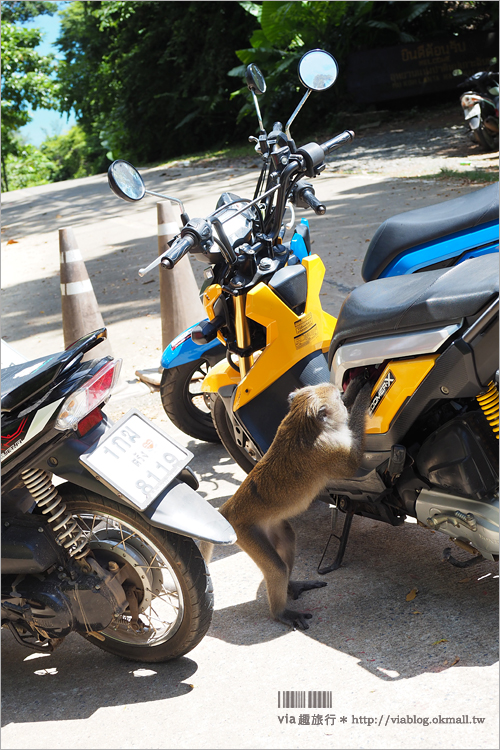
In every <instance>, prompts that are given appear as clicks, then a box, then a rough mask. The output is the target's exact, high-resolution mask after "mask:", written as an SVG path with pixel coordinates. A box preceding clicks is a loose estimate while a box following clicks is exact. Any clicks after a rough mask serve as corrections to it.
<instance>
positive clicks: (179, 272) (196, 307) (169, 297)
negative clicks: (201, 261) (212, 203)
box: [156, 201, 206, 349]
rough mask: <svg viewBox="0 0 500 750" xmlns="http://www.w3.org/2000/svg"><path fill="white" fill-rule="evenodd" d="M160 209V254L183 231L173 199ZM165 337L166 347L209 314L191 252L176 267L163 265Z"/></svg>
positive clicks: (159, 206)
mask: <svg viewBox="0 0 500 750" xmlns="http://www.w3.org/2000/svg"><path fill="white" fill-rule="evenodd" d="M156 206H157V210H158V255H161V254H162V253H164V252H165V250H168V242H169V240H171V239H172V237H175V235H176V234H178V233H179V227H178V226H177V221H176V217H175V213H174V210H173V208H172V204H171V203H170V201H160V202H159V203H157V204H156ZM160 310H161V337H162V346H163V349H166V348H167V346H168V345H169V344H170V342H171V341H172V339H173V338H175V337H176V336H178V335H179V333H182V331H184V330H185V329H186V328H188V326H191V325H193V324H194V323H198V321H200V320H203V318H205V317H206V316H205V311H204V309H203V305H202V304H201V301H200V295H199V291H198V284H197V283H196V280H195V278H194V273H193V269H192V268H191V261H190V259H189V255H185V256H184V258H182V260H180V261H179V263H177V265H175V266H174V268H173V269H172V270H170V271H169V270H167V269H165V268H160Z"/></svg>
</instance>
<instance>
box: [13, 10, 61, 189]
mask: <svg viewBox="0 0 500 750" xmlns="http://www.w3.org/2000/svg"><path fill="white" fill-rule="evenodd" d="M56 9H57V6H56V5H55V4H54V3H45V2H3V3H2V172H3V174H2V179H3V183H4V187H5V189H6V190H8V189H11V187H12V186H10V185H9V184H8V182H7V180H6V177H5V175H6V174H7V168H6V162H5V160H6V157H7V155H9V154H10V155H11V156H12V157H16V155H17V154H19V156H20V152H19V144H20V141H19V139H18V138H17V131H18V129H19V128H21V127H22V126H23V125H26V124H27V123H28V122H30V120H31V117H30V115H29V109H30V108H31V109H38V108H39V107H46V108H53V107H55V106H56V100H55V98H54V94H55V84H54V81H53V79H52V74H53V73H54V71H55V64H54V55H40V54H39V53H38V52H36V49H35V48H36V47H37V46H38V45H39V44H40V41H41V38H42V35H41V32H40V30H39V29H27V28H23V27H22V26H20V25H19V23H22V22H25V21H28V20H30V19H32V18H34V17H36V16H38V15H40V14H42V13H53V12H54V10H56ZM23 153H24V154H25V156H26V158H29V159H31V160H33V158H34V155H33V154H31V152H29V153H28V152H26V150H24V151H23ZM20 158H21V157H20ZM21 161H22V159H21ZM35 161H36V160H35ZM42 161H43V160H39V164H38V162H37V165H34V162H33V164H32V163H31V162H30V166H29V167H28V168H27V173H29V174H43V175H45V174H46V173H47V169H48V167H47V165H45V166H43V165H42ZM13 169H14V166H13ZM15 171H16V175H17V173H18V171H19V166H18V163H17V161H15ZM17 179H18V178H17V177H16V180H17ZM41 179H44V180H45V177H43V178H41Z"/></svg>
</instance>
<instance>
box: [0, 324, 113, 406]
mask: <svg viewBox="0 0 500 750" xmlns="http://www.w3.org/2000/svg"><path fill="white" fill-rule="evenodd" d="M105 337H106V329H105V328H100V329H99V330H97V331H93V332H92V333H89V334H87V335H86V336H83V337H82V338H81V339H78V341H76V342H75V343H74V344H73V345H72V346H71V347H70V348H69V349H67V350H66V351H64V352H59V353H58V354H53V355H52V356H49V357H39V358H38V359H33V360H30V361H29V362H23V363H22V364H19V365H11V366H10V367H6V368H5V369H3V370H2V382H1V410H2V412H12V411H15V410H16V409H19V408H20V407H21V406H22V405H23V404H25V403H27V402H28V401H31V400H32V399H33V398H34V397H35V396H36V397H37V398H40V397H41V396H42V394H43V393H45V392H46V391H48V390H49V389H50V388H51V386H52V384H53V383H54V382H55V381H56V379H57V377H58V375H59V374H60V373H61V372H62V370H63V369H64V368H66V367H68V368H71V369H73V368H74V367H76V366H77V365H78V363H79V362H80V360H81V358H82V356H83V355H84V354H85V352H87V351H88V350H89V349H91V348H92V347H93V346H95V345H96V344H97V343H99V342H100V341H101V340H102V339H103V338H105Z"/></svg>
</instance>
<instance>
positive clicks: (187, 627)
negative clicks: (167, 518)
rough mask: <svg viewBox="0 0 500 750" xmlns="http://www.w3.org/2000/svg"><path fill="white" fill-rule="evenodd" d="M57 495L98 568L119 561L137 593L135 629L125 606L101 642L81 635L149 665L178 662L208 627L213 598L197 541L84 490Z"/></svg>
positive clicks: (66, 489) (66, 490) (71, 489)
mask: <svg viewBox="0 0 500 750" xmlns="http://www.w3.org/2000/svg"><path fill="white" fill-rule="evenodd" d="M60 491H61V496H62V497H63V499H64V502H65V503H66V509H67V511H69V513H70V514H71V516H72V517H73V519H74V520H75V521H76V522H77V523H78V525H79V526H80V528H81V529H82V530H83V531H84V534H85V535H86V537H87V539H88V544H89V546H90V548H91V550H92V554H93V555H94V557H95V558H96V560H97V561H98V562H99V564H100V565H101V566H102V567H104V568H106V569H108V566H109V563H110V562H116V563H118V564H120V565H123V563H124V561H125V562H126V563H128V570H129V571H130V577H129V579H127V581H126V583H127V582H130V583H132V584H133V585H134V586H135V587H136V589H139V591H140V593H138V594H137V596H136V598H137V601H138V609H139V617H138V623H135V624H134V623H133V622H132V620H133V618H132V615H131V612H130V610H129V609H128V608H127V609H126V610H125V612H124V613H123V614H122V615H121V616H120V617H119V618H118V619H117V620H116V621H112V622H111V624H110V625H109V626H108V627H107V628H105V629H104V630H102V631H100V633H99V636H100V637H96V636H94V635H91V634H88V635H85V636H84V637H85V638H86V639H87V640H88V641H90V642H91V643H93V644H94V645H95V646H97V647H98V648H100V649H102V650H103V651H107V652H108V653H110V654H114V655H115V656H121V657H123V658H125V659H132V660H135V661H141V662H147V663H153V662H163V661H169V660H170V659H177V658H178V657H180V656H183V655H184V654H187V653H188V651H191V650H192V649H193V648H194V647H195V646H197V645H198V643H199V642H200V641H201V639H202V638H203V637H204V635H205V634H206V632H207V630H208V628H209V626H210V623H211V620H212V614H213V601H214V598H213V587H212V581H211V578H210V574H209V573H208V570H207V567H206V565H205V562H204V560H203V558H202V556H201V553H200V551H199V549H198V547H197V546H196V544H195V542H194V541H193V540H192V539H190V538H189V537H185V536H180V535H179V534H175V533H173V532H170V531H165V530H164V529H158V528H156V527H155V526H152V525H151V524H150V523H149V522H148V521H147V519H145V518H144V516H143V515H142V514H140V513H138V512H136V511H135V510H133V509H132V508H129V507H128V506H124V505H122V504H120V503H118V502H115V501H113V500H110V499H108V498H106V497H103V496H101V495H98V494H96V493H94V492H90V491H89V490H84V489H82V488H80V487H76V486H75V485H71V484H70V483H67V484H66V485H63V486H62V487H61V488H60ZM124 540H125V541H124ZM153 562H154V565H153ZM101 638H102V640H101Z"/></svg>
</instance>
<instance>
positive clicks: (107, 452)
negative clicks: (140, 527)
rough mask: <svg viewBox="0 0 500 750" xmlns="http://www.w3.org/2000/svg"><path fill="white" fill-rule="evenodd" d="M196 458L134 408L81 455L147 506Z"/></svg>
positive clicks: (122, 492)
mask: <svg viewBox="0 0 500 750" xmlns="http://www.w3.org/2000/svg"><path fill="white" fill-rule="evenodd" d="M192 458H193V454H192V453H191V452H190V451H188V450H187V449H186V448H184V447H183V446H182V445H179V444H178V443H176V442H175V440H173V439H172V438H171V437H169V436H168V435H166V434H165V433H164V432H163V431H162V430H160V429H158V427H157V426H156V425H154V424H152V423H151V422H150V421H149V420H148V419H146V417H145V416H144V415H143V414H141V413H140V412H139V411H137V410H136V409H131V410H130V411H129V412H128V413H127V414H125V416H124V417H122V418H121V419H120V421H119V422H117V423H116V424H115V425H113V427H112V428H111V429H110V430H108V431H107V432H106V434H105V435H103V436H102V437H101V438H100V439H99V440H98V441H97V442H96V443H95V444H94V445H93V446H92V447H91V448H90V450H89V451H88V452H87V453H83V454H82V455H81V456H80V463H82V464H83V465H84V466H85V467H86V468H87V469H88V470H89V471H90V472H91V473H92V474H93V475H94V476H95V477H97V478H98V479H99V480H100V481H101V482H102V483H103V484H105V485H106V486H107V487H109V488H110V489H112V490H113V491H114V492H116V493H117V494H118V495H119V496H120V497H123V498H126V499H127V500H129V501H130V502H131V503H133V504H134V505H135V506H136V507H137V508H140V509H141V510H144V508H147V506H148V505H150V504H151V503H152V502H153V500H154V499H155V498H156V497H158V495H159V494H160V493H161V492H162V490H164V489H165V487H166V486H167V485H168V484H170V482H171V481H172V479H174V478H175V477H176V475H177V474H178V473H179V472H180V471H181V469H183V468H184V467H185V466H186V465H187V464H188V463H189V462H190V461H191V459H192Z"/></svg>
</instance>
